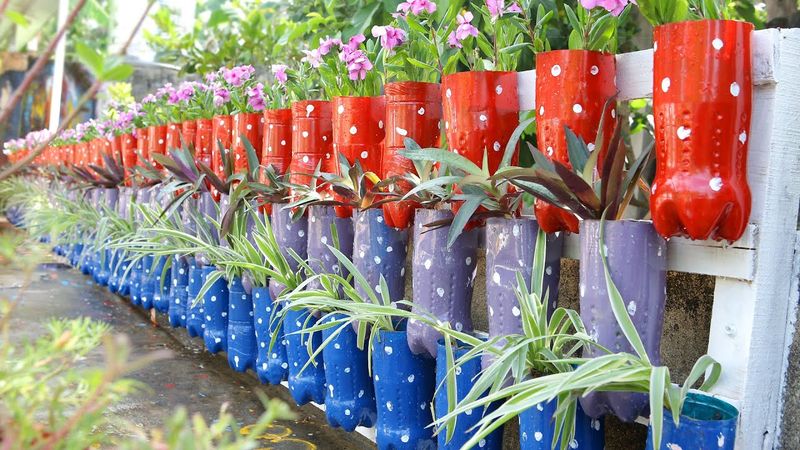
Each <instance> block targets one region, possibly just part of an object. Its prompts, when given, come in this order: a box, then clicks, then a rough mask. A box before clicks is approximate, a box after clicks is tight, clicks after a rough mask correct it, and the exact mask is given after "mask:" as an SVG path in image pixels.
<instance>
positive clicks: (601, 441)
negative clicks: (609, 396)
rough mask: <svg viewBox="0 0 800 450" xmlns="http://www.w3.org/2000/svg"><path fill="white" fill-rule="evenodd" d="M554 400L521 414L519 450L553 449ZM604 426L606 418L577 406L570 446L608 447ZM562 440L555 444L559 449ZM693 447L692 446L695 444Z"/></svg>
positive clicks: (586, 448) (601, 448)
mask: <svg viewBox="0 0 800 450" xmlns="http://www.w3.org/2000/svg"><path fill="white" fill-rule="evenodd" d="M556 407H557V404H556V402H555V401H552V402H548V403H539V404H538V405H536V406H534V407H532V408H529V409H527V410H526V411H524V412H522V413H521V414H520V415H519V442H520V450H551V449H552V448H553V446H552V442H553V436H554V435H555V434H556V429H555V426H554V425H555V423H554V421H553V415H554V413H555V412H556ZM605 445H606V444H605V426H604V424H603V419H602V418H599V419H592V418H590V417H589V416H587V415H586V413H584V412H583V409H582V408H581V407H580V405H578V407H577V409H576V411H575V437H574V438H573V439H572V440H571V441H570V442H569V444H568V447H567V448H579V449H585V450H603V449H604V448H605ZM560 446H561V439H558V441H557V444H556V447H555V448H560ZM692 448H693V447H692Z"/></svg>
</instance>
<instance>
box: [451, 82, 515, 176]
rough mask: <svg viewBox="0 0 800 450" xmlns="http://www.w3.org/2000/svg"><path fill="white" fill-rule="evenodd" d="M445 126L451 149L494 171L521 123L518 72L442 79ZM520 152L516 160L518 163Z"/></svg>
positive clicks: (490, 171) (491, 171)
mask: <svg viewBox="0 0 800 450" xmlns="http://www.w3.org/2000/svg"><path fill="white" fill-rule="evenodd" d="M442 90H443V93H442V94H443V96H442V102H443V103H444V128H445V133H446V134H447V142H448V143H449V145H450V150H451V151H453V152H455V153H458V154H460V155H463V156H465V157H467V158H468V159H469V160H470V161H472V162H473V163H475V164H477V165H478V166H481V164H482V163H483V155H484V153H485V152H486V153H487V154H488V161H489V173H494V172H495V171H496V170H497V167H498V166H499V165H500V161H501V160H502V159H503V154H504V153H505V147H506V143H507V142H508V140H509V138H510V137H511V134H512V133H514V130H515V129H516V128H517V125H519V97H518V95H517V73H516V72H489V71H487V72H462V73H456V74H452V75H447V76H445V77H444V78H443V79H442ZM516 161H517V155H515V156H514V159H513V163H514V164H516Z"/></svg>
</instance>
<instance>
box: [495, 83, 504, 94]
mask: <svg viewBox="0 0 800 450" xmlns="http://www.w3.org/2000/svg"><path fill="white" fill-rule="evenodd" d="M494 91H495V92H497V95H500V94H502V93H503V86H500V85H499V84H498V85H497V86H496V87H495V88H494Z"/></svg>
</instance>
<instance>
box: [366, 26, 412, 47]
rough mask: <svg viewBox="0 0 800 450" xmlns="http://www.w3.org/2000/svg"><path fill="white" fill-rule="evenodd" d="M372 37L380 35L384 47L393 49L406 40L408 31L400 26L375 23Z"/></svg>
mask: <svg viewBox="0 0 800 450" xmlns="http://www.w3.org/2000/svg"><path fill="white" fill-rule="evenodd" d="M372 37H380V38H381V45H382V46H383V48H385V49H386V50H392V49H393V48H395V47H397V46H398V45H401V44H402V43H403V42H405V41H406V32H405V31H403V30H401V29H400V28H395V27H391V26H385V27H380V26H377V25H375V26H374V27H372Z"/></svg>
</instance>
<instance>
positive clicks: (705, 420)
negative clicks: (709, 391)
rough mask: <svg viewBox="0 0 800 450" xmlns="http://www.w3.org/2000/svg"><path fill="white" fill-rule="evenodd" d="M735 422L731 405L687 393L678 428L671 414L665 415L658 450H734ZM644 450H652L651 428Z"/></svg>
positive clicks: (736, 412) (698, 394)
mask: <svg viewBox="0 0 800 450" xmlns="http://www.w3.org/2000/svg"><path fill="white" fill-rule="evenodd" d="M738 419H739V411H738V410H737V409H736V408H735V407H734V406H733V405H731V404H730V403H728V402H725V401H723V400H720V399H718V398H714V397H712V396H710V395H706V394H702V393H694V392H690V393H689V394H688V395H687V397H686V401H685V402H684V404H683V409H682V410H681V419H680V425H676V424H675V422H674V421H673V420H672V412H670V411H668V410H665V411H664V422H663V430H662V436H661V448H660V449H658V450H674V449H679V448H681V449H697V450H712V449H713V450H718V449H722V450H733V449H734V448H735V444H736V422H737V421H738ZM646 449H647V450H655V448H654V444H653V430H652V427H649V428H648V434H647V447H646Z"/></svg>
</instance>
